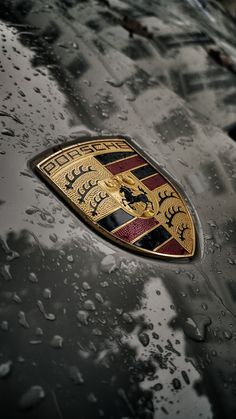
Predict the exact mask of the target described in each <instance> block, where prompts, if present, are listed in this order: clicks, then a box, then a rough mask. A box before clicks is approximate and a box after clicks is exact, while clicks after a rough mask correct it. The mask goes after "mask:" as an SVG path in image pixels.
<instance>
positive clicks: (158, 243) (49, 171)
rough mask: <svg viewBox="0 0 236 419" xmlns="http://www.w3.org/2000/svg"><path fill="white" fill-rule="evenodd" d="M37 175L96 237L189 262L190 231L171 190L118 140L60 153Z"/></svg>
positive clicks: (188, 219) (79, 145)
mask: <svg viewBox="0 0 236 419" xmlns="http://www.w3.org/2000/svg"><path fill="white" fill-rule="evenodd" d="M36 170H37V172H38V173H39V174H40V175H41V176H42V177H43V178H44V180H45V181H46V182H47V183H50V185H51V186H52V187H53V189H54V190H56V191H57V192H58V194H59V195H60V196H61V198H62V199H63V200H64V201H66V202H67V204H68V205H69V206H70V207H72V208H73V209H74V211H75V212H76V213H77V214H79V215H80V216H81V217H83V219H85V221H87V222H89V224H90V225H91V226H93V227H94V228H95V229H96V230H97V231H98V232H100V233H101V234H103V235H105V236H106V237H108V238H110V239H112V240H115V241H116V243H118V244H120V245H123V246H125V247H128V248H129V249H130V250H134V251H135V250H136V251H139V252H142V253H143V254H146V255H153V256H159V257H166V258H183V257H191V256H193V255H194V252H195V229H194V224H193V221H192V217H191V215H190V213H189V211H188V208H187V206H186V204H185V202H184V200H183V199H182V198H181V196H180V194H179V193H178V192H177V190H176V189H175V188H174V187H173V186H172V185H171V184H170V182H169V181H168V180H167V179H165V177H164V176H163V175H162V174H160V173H159V171H158V170H156V169H155V167H154V166H153V165H152V164H150V163H149V162H148V161H147V160H146V158H145V157H144V156H142V155H141V154H140V153H139V152H138V151H137V150H135V149H134V148H133V147H132V146H131V145H130V144H128V142H126V141H125V140H124V139H100V140H97V139H96V140H91V141H87V142H82V143H81V142H80V143H77V144H73V145H71V146H69V147H65V148H62V149H61V150H60V151H57V152H56V153H54V154H50V155H49V156H48V157H46V158H44V159H41V160H40V161H39V160H37V162H36Z"/></svg>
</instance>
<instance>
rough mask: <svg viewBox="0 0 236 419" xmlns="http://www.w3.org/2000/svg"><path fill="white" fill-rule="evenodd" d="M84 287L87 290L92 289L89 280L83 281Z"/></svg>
mask: <svg viewBox="0 0 236 419" xmlns="http://www.w3.org/2000/svg"><path fill="white" fill-rule="evenodd" d="M82 287H83V289H84V290H85V291H89V290H91V286H90V285H89V283H88V282H83V283H82Z"/></svg>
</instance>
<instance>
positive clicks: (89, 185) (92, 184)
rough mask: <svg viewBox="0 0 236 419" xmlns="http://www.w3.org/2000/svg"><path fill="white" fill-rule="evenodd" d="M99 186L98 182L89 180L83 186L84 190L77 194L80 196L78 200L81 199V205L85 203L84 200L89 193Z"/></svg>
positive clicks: (78, 190)
mask: <svg viewBox="0 0 236 419" xmlns="http://www.w3.org/2000/svg"><path fill="white" fill-rule="evenodd" d="M97 184H98V180H89V181H88V182H86V183H85V184H84V185H83V187H82V188H78V189H77V192H78V195H79V198H78V199H79V203H80V204H82V203H83V202H84V198H85V197H86V195H87V194H88V193H89V191H91V189H93V188H95V186H97Z"/></svg>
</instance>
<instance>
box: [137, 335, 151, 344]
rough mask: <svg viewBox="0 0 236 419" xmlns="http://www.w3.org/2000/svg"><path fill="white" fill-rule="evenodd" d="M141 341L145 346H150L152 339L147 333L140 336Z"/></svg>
mask: <svg viewBox="0 0 236 419" xmlns="http://www.w3.org/2000/svg"><path fill="white" fill-rule="evenodd" d="M138 338H139V341H140V342H141V344H142V345H143V346H145V347H146V346H148V344H149V342H150V339H149V336H148V334H147V333H145V332H143V333H140V334H139V335H138Z"/></svg>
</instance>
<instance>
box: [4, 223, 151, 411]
mask: <svg viewBox="0 0 236 419" xmlns="http://www.w3.org/2000/svg"><path fill="white" fill-rule="evenodd" d="M7 244H8V246H9V248H10V249H13V250H14V251H15V252H17V253H19V257H16V258H13V260H12V261H11V262H9V261H7V255H6V253H5V252H4V249H3V248H1V247H0V258H1V260H3V261H4V260H5V262H3V263H7V264H10V272H11V276H12V279H11V280H9V281H2V283H1V301H2V316H1V317H2V319H3V320H7V321H8V322H9V332H3V331H1V335H2V337H1V352H2V353H3V356H4V359H5V358H6V359H11V360H12V361H13V369H12V374H11V376H9V378H8V379H6V380H4V382H2V386H1V399H2V401H1V412H3V411H4V418H10V417H11V418H13V417H14V418H15V417H16V408H17V407H16V404H17V401H18V399H19V397H20V396H21V395H22V392H24V391H25V390H27V389H28V388H29V387H30V386H31V385H34V384H37V385H41V386H42V387H43V388H44V389H45V392H46V398H45V400H44V401H43V402H42V403H41V404H40V405H39V406H38V407H37V408H36V409H34V410H32V414H33V417H42V414H43V412H45V413H47V417H49V416H48V415H49V414H50V417H51V418H52V419H53V418H54V417H55V418H56V417H58V408H59V410H60V411H61V415H62V417H70V418H71V419H73V418H77V417H81V418H82V417H83V418H89V419H90V418H96V417H100V416H101V417H102V414H103V415H104V416H103V417H105V418H121V417H129V418H131V417H132V418H134V417H138V418H152V417H153V407H152V393H151V392H149V391H144V390H141V388H140V385H139V383H140V382H141V381H143V380H144V378H145V376H147V374H148V375H149V376H150V375H152V374H154V373H155V371H154V367H153V366H152V365H150V364H149V362H146V361H145V362H144V361H136V360H135V355H136V354H135V351H134V350H133V349H131V348H130V347H129V346H128V345H126V344H124V343H122V344H121V343H120V338H121V334H122V333H126V332H125V330H126V331H127V332H128V331H131V330H132V329H133V328H134V325H135V323H136V324H137V321H133V323H130V322H126V321H125V320H126V317H125V316H123V317H122V311H124V312H127V313H129V312H130V311H134V310H135V308H136V307H137V304H138V301H139V299H140V297H141V294H142V291H143V287H144V283H142V282H141V281H140V282H137V272H136V275H135V277H136V278H135V281H134V282H132V275H130V279H129V281H127V278H125V277H123V276H122V272H119V271H115V272H113V273H112V275H109V274H107V273H102V272H101V270H100V269H99V267H100V261H101V258H102V257H103V256H102V255H101V254H99V253H97V254H95V253H94V252H92V251H90V250H89V248H86V247H85V245H83V246H82V247H83V249H82V248H80V247H79V245H78V244H77V243H71V244H70V245H65V246H62V247H61V246H58V247H57V248H56V247H55V248H54V249H47V248H45V247H40V248H39V245H38V243H36V242H35V240H34V239H33V238H32V235H31V234H30V233H28V232H27V231H22V232H21V233H20V234H19V235H16V234H14V233H10V234H9V235H8V239H7ZM8 257H9V254H8ZM32 272H33V273H34V274H35V276H32V274H31V276H30V277H29V274H30V273H32ZM35 277H36V278H37V281H38V282H34V281H33V282H32V281H31V280H30V278H31V279H32V278H35ZM85 281H86V282H87V283H88V284H89V285H90V287H91V289H90V290H86V289H84V288H86V287H84V288H83V286H82V284H83V282H85ZM106 282H107V283H106ZM134 283H135V285H134ZM107 285H108V286H107ZM46 288H47V289H50V290H51V292H52V297H51V299H46V298H44V296H43V295H44V290H45V289H46ZM15 294H16V295H18V296H19V297H20V298H21V300H22V303H19V304H17V302H15V301H14V300H13V295H15ZM98 296H99V297H98ZM88 299H89V300H91V301H92V302H93V303H94V304H95V311H93V310H91V311H89V310H88V311H87V314H89V317H88V325H81V324H79V321H78V320H77V313H78V310H84V303H85V301H88ZM38 301H42V303H43V306H44V308H45V311H46V313H53V314H54V315H55V316H56V319H55V321H49V320H46V319H45V317H44V315H43V314H42V312H41V311H40V310H39V307H38ZM19 311H23V312H24V313H25V316H26V319H27V322H28V323H29V328H28V329H25V328H23V327H22V326H21V325H19V324H18V321H17V316H18V313H19ZM140 321H141V320H140ZM117 326H119V333H118V332H117ZM37 328H41V329H42V330H43V335H42V336H37V335H36V334H35V331H36V329H37ZM122 330H123V331H122ZM55 335H59V336H61V337H62V338H63V346H62V348H61V349H58V350H56V349H54V348H52V347H51V345H50V342H51V340H52V337H53V336H55ZM3 338H4V339H3ZM30 342H31V343H30ZM19 357H23V358H24V362H23V361H22V363H20V362H19V360H18V359H19ZM78 374H81V377H82V380H79V382H80V381H83V384H82V383H80V384H79V382H78V380H77V379H76V375H77V377H78ZM76 383H77V385H76ZM55 397H56V400H57V403H56V404H58V406H57V409H56V407H55ZM99 412H100V413H99ZM102 412H103V413H102ZM40 415H41V416H40ZM17 417H20V416H17ZM30 417H32V416H30Z"/></svg>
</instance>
